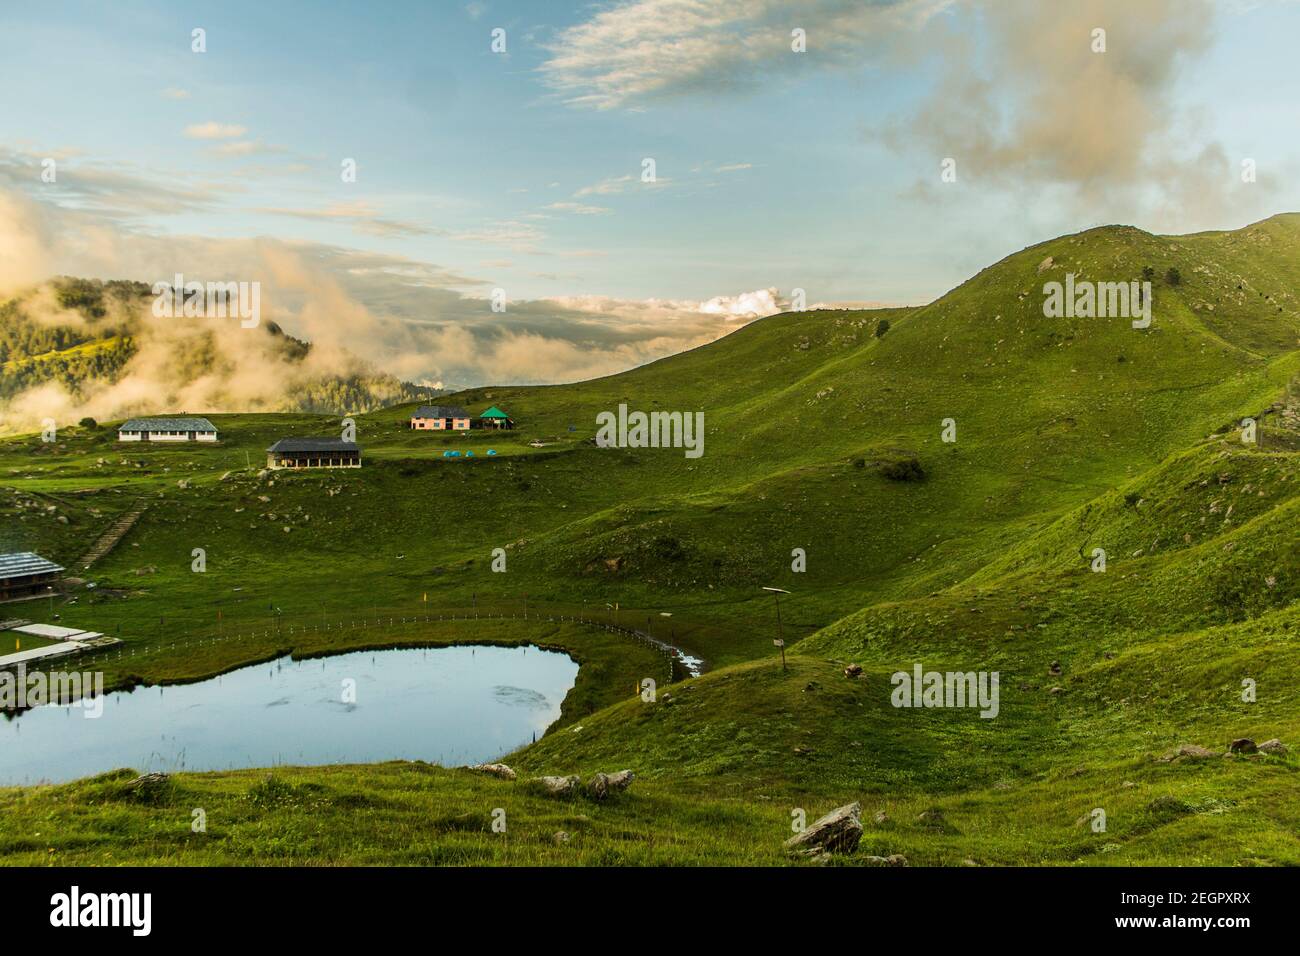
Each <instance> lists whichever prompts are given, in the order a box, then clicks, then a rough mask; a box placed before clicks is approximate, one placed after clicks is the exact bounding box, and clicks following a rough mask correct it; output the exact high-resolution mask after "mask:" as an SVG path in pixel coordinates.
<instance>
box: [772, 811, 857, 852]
mask: <svg viewBox="0 0 1300 956" xmlns="http://www.w3.org/2000/svg"><path fill="white" fill-rule="evenodd" d="M861 814H862V804H860V803H857V802H856V801H855V802H853V803H849V804H846V805H845V806H842V807H837V808H836V809H834V810H832V811H831V812H830V813H828V814H826V815H825V816H823V817H819V818H818V819H817V820H816V821H815V822H814V823H813V824H812V825H811V826H809V827H808V828H807V829H806V830H804V831H803V833H796V834H795V835H794V836H792V837H791V838H790V839H788V840H786V841H785V848H786V850H787V851H788V852H790V853H797V854H802V855H805V856H816V855H818V854H821V853H852V852H853V851H854V850H856V849H857V848H858V841H859V840H861V839H862V819H861Z"/></svg>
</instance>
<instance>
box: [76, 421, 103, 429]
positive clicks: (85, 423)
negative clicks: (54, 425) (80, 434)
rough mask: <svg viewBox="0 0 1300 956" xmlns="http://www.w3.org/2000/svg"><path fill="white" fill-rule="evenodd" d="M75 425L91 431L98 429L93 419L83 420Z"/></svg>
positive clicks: (97, 423) (97, 424)
mask: <svg viewBox="0 0 1300 956" xmlns="http://www.w3.org/2000/svg"><path fill="white" fill-rule="evenodd" d="M77 424H78V425H80V426H81V427H82V428H92V429H93V428H98V427H99V422H97V421H95V420H94V419H93V418H83V419H82V420H81V421H79V422H77Z"/></svg>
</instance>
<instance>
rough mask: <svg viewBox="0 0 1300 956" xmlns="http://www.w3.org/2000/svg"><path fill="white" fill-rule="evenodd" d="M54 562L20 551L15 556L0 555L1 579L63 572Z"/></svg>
mask: <svg viewBox="0 0 1300 956" xmlns="http://www.w3.org/2000/svg"><path fill="white" fill-rule="evenodd" d="M62 570H63V568H61V567H59V566H58V565H57V564H55V563H54V562H53V561H46V560H45V559H44V558H42V557H41V556H40V555H39V554H33V553H32V552H30V551H18V552H15V553H14V554H0V578H25V577H31V576H32V575H36V574H51V573H58V572H59V571H62Z"/></svg>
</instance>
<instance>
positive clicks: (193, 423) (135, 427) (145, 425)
mask: <svg viewBox="0 0 1300 956" xmlns="http://www.w3.org/2000/svg"><path fill="white" fill-rule="evenodd" d="M216 430H217V427H216V426H215V425H213V424H212V422H210V421H208V420H207V419H206V418H132V419H131V420H130V421H126V422H123V423H122V425H121V426H120V427H119V428H118V431H120V432H215V431H216Z"/></svg>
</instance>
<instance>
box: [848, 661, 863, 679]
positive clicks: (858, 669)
mask: <svg viewBox="0 0 1300 956" xmlns="http://www.w3.org/2000/svg"><path fill="white" fill-rule="evenodd" d="M844 676H845V677H861V676H862V665H861V664H850V665H849V666H848V667H846V668H844Z"/></svg>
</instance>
